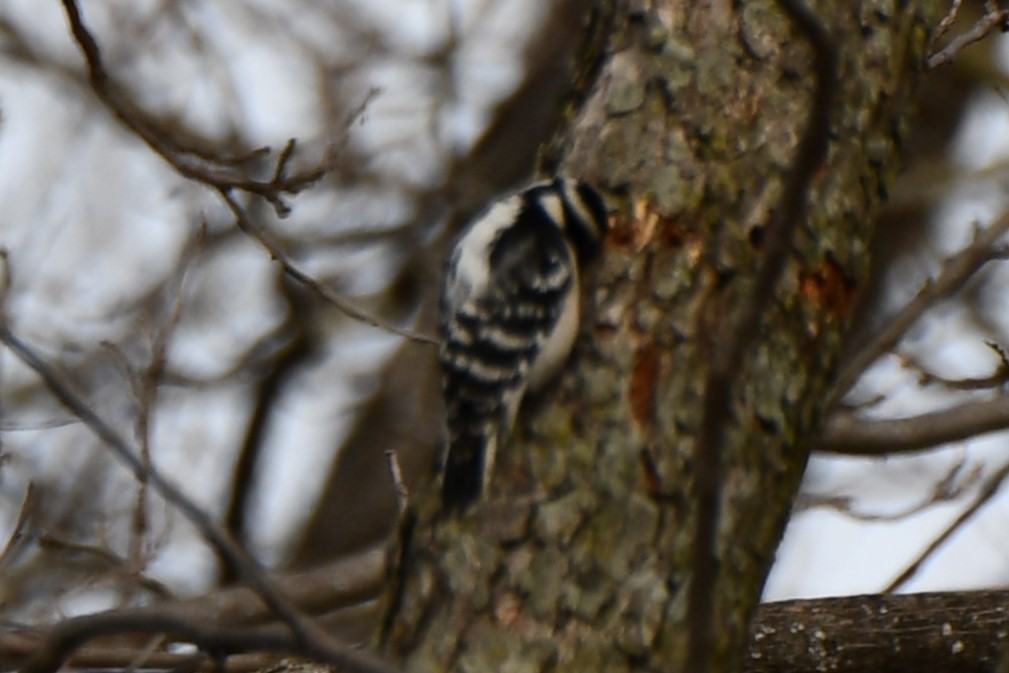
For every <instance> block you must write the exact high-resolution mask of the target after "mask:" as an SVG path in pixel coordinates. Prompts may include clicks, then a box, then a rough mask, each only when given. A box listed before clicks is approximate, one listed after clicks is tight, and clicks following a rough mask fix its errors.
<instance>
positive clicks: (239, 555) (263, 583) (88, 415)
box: [0, 323, 396, 673]
mask: <svg viewBox="0 0 1009 673" xmlns="http://www.w3.org/2000/svg"><path fill="white" fill-rule="evenodd" d="M0 341H2V342H3V343H4V344H5V345H6V346H7V347H8V348H10V349H11V351H12V352H13V353H14V354H15V355H16V356H17V357H18V359H20V360H21V361H22V362H23V363H24V364H26V365H27V366H28V367H29V368H31V369H33V370H34V371H35V372H36V373H37V374H38V375H39V376H40V377H41V378H42V380H43V382H44V383H45V384H46V387H47V388H49V390H50V391H51V392H52V393H53V395H55V396H56V398H57V399H58V400H59V401H60V402H61V403H63V404H64V406H66V407H67V408H68V409H70V411H72V412H73V413H74V414H75V415H76V416H78V417H79V418H80V419H81V420H82V421H83V422H84V424H85V425H86V426H87V427H88V429H90V430H91V431H92V432H93V433H94V434H95V435H96V436H97V437H98V438H99V439H101V440H102V441H103V442H104V444H105V445H106V446H107V448H108V449H109V450H110V451H111V452H112V453H113V455H114V456H115V457H116V458H117V459H118V460H119V461H120V462H121V463H123V464H124V465H125V466H126V467H127V468H128V469H129V470H130V472H132V473H133V475H134V477H136V478H137V479H139V480H146V481H148V482H149V483H150V485H151V486H152V487H153V488H154V489H155V490H156V491H157V492H158V493H159V494H161V496H162V497H164V498H165V500H167V501H168V502H169V503H171V504H172V506H174V507H175V508H177V509H178V510H179V511H180V512H182V514H183V516H185V517H186V518H187V519H188V520H189V521H190V523H192V524H193V525H194V526H195V527H196V528H197V530H199V531H200V533H201V534H202V535H203V536H204V538H206V540H207V541H208V542H209V543H210V544H211V545H213V546H214V548H215V549H216V550H217V551H218V553H219V554H220V555H221V557H222V558H224V559H226V560H227V561H228V563H229V564H231V566H232V568H233V569H234V570H235V572H236V574H237V576H238V577H240V578H241V579H242V580H243V581H244V582H245V583H246V584H248V585H249V586H251V587H252V588H254V589H255V590H256V592H257V593H258V594H259V596H260V597H261V598H262V600H263V602H264V603H265V604H266V605H267V606H268V607H269V609H270V610H271V611H272V612H273V613H274V614H276V615H277V616H278V617H279V618H280V619H281V620H282V621H283V622H284V623H285V624H286V625H287V627H288V628H290V629H291V632H292V634H293V635H294V638H295V640H296V641H297V642H298V643H300V645H301V647H302V648H303V649H302V652H303V653H305V654H309V655H311V656H315V657H317V658H319V659H322V660H324V661H328V662H330V663H333V664H336V665H339V666H344V667H346V668H347V669H348V670H353V671H360V672H362V673H393V672H394V671H395V670H396V669H394V668H392V667H390V666H388V665H386V664H384V663H382V662H380V661H379V660H377V659H375V658H374V657H372V656H371V655H368V654H365V653H363V652H358V651H355V650H352V649H350V648H348V647H346V646H343V645H340V644H337V643H335V642H334V641H333V639H332V638H330V637H329V636H328V635H327V634H326V633H325V632H323V631H322V630H321V629H319V628H318V627H317V626H316V625H314V624H312V623H311V622H309V621H307V620H305V619H304V618H303V617H302V616H301V615H300V614H299V612H298V611H297V609H296V608H295V607H294V606H293V605H292V604H291V603H290V602H289V601H288V600H287V599H286V598H284V597H283V596H282V595H281V593H280V592H279V591H278V589H277V588H276V586H275V585H274V584H273V583H272V582H271V581H270V580H269V578H268V577H267V575H266V571H265V570H264V569H263V568H262V567H261V566H260V565H259V562H258V561H256V560H255V559H254V558H253V557H252V556H251V555H250V554H249V553H248V552H247V551H245V549H243V548H242V547H241V545H239V544H238V543H236V542H235V541H234V539H232V537H231V536H230V535H229V534H228V532H227V531H226V530H224V529H223V528H222V527H221V526H219V525H218V524H217V523H215V522H214V521H213V520H212V519H211V518H210V517H209V516H207V514H206V513H205V512H204V511H203V510H201V509H200V508H199V507H198V506H197V505H196V503H194V502H193V501H192V500H191V499H189V497H188V496H186V495H185V494H184V493H183V492H182V491H180V490H179V489H178V488H177V487H175V486H174V485H173V484H172V483H171V482H170V481H168V480H167V478H165V477H164V476H163V475H162V474H161V472H160V471H159V470H158V469H157V468H156V467H155V466H154V465H153V464H152V465H144V464H143V462H142V461H141V460H140V459H139V458H138V457H137V452H136V450H135V448H134V447H133V446H132V445H131V444H130V442H129V441H127V440H126V439H125V438H124V437H122V436H121V435H120V434H119V433H118V432H117V431H116V430H115V429H114V428H113V427H112V426H111V425H109V424H108V423H106V422H105V420H104V419H102V418H101V417H100V416H99V415H98V414H97V413H96V412H95V411H94V410H93V409H92V408H91V407H90V406H89V405H88V404H87V403H86V402H85V401H84V400H83V399H82V398H81V397H80V395H78V394H77V393H76V391H74V390H73V388H72V387H71V386H70V384H69V383H67V382H66V381H65V380H64V379H63V378H62V377H61V376H60V375H59V374H58V373H57V372H56V370H55V369H54V368H53V367H52V366H51V365H49V364H48V363H47V362H45V361H44V360H43V359H42V358H41V357H39V356H38V355H37V354H36V353H35V352H34V350H33V349H31V348H30V347H29V346H28V345H27V344H26V343H24V342H23V341H21V339H19V338H18V337H17V336H15V335H14V333H13V332H11V331H10V328H9V327H8V326H7V325H6V323H4V324H3V325H2V326H0ZM53 638H54V639H55V641H54V642H51V643H47V645H46V647H44V648H42V649H41V650H40V651H39V654H38V658H37V660H36V659H33V660H32V661H31V662H29V664H28V665H27V667H26V668H25V669H24V670H23V673H55V671H56V669H58V668H59V666H60V665H61V664H62V661H63V658H64V657H66V656H67V655H68V654H69V652H70V651H71V650H72V648H71V649H70V650H66V649H61V646H63V643H64V640H66V639H68V638H69V636H67V635H66V633H65V632H63V631H59V630H57V631H56V632H54V635H53ZM61 639H62V640H61ZM70 642H71V645H73V644H75V643H76V642H77V641H76V640H72V639H71V640H70ZM57 653H58V656H57Z"/></svg>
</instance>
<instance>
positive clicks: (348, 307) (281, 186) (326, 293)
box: [61, 0, 438, 345]
mask: <svg viewBox="0 0 1009 673" xmlns="http://www.w3.org/2000/svg"><path fill="white" fill-rule="evenodd" d="M61 2H62V4H63V8H64V10H65V13H66V15H67V20H68V21H69V23H70V31H71V33H72V34H73V37H74V40H75V41H76V42H77V45H78V46H79V47H80V50H81V53H82V54H83V55H84V60H85V63H86V64H87V68H88V81H89V82H90V83H91V88H92V89H93V90H94V92H95V94H96V95H97V96H98V99H99V100H100V101H101V102H102V103H103V104H104V105H105V106H106V107H107V108H108V109H109V110H110V111H111V112H112V113H113V114H114V115H115V116H116V118H118V119H119V120H120V121H121V122H122V123H123V124H124V125H125V126H126V127H127V128H128V129H130V130H131V131H132V132H133V133H135V134H136V135H137V136H138V137H139V138H140V139H141V140H143V141H144V142H145V143H146V144H147V146H148V147H150V148H151V149H152V150H153V151H154V152H155V154H157V155H158V156H160V157H161V158H162V159H163V160H164V161H166V162H167V163H168V164H169V165H170V166H171V167H172V168H174V169H175V170H176V171H177V172H178V173H179V174H180V175H182V176H183V177H184V178H187V179H189V180H193V181H194V182H198V183H200V184H203V185H206V186H208V187H210V188H212V189H214V190H215V191H217V192H218V193H219V194H221V195H222V196H223V197H225V200H226V201H227V202H228V205H229V207H231V209H232V211H234V209H235V208H234V206H235V203H236V202H235V201H234V199H233V198H232V197H231V195H230V192H231V191H232V190H236V189H237V190H241V191H243V192H247V193H249V194H254V195H256V196H259V197H260V198H263V199H265V200H266V201H268V202H269V203H270V204H271V205H272V206H273V207H274V209H275V210H276V212H277V214H278V215H279V216H281V217H283V216H285V215H287V214H288V213H289V212H290V207H289V206H288V205H287V203H285V201H284V199H283V195H285V194H290V195H293V194H297V193H298V192H300V191H302V190H303V189H305V188H306V187H308V186H310V185H312V184H313V183H315V182H317V181H319V180H320V179H321V178H322V177H323V176H324V175H325V174H326V173H327V172H329V170H330V168H331V164H332V163H333V161H334V159H333V158H332V157H328V158H327V159H326V160H325V161H323V162H322V163H321V164H320V165H318V166H315V167H311V168H309V169H307V170H304V171H302V172H300V173H294V174H289V173H288V171H287V167H288V164H289V162H290V159H291V157H292V155H293V153H294V148H295V142H294V140H290V141H289V142H288V143H287V145H286V146H285V147H284V149H283V150H282V151H281V152H280V154H279V156H278V159H277V162H276V165H275V166H274V170H273V175H272V176H271V178H270V179H269V180H256V179H254V178H250V177H248V176H247V175H245V174H244V173H241V172H238V171H236V170H235V169H234V168H233V166H231V165H230V163H234V162H228V161H225V160H221V159H217V158H213V157H210V156H209V155H208V153H206V152H201V151H199V150H198V148H195V147H193V146H191V145H186V144H183V143H182V142H180V141H179V140H178V139H176V138H173V137H172V136H171V135H170V134H168V133H167V132H165V130H164V129H162V128H160V127H159V126H158V125H157V123H156V122H155V121H153V120H152V119H150V117H149V116H148V115H147V114H146V113H144V112H143V111H142V110H140V109H139V108H138V107H137V106H136V105H135V104H133V103H132V101H130V100H129V99H128V98H127V97H124V96H123V95H122V94H120V92H119V90H118V88H117V87H116V86H115V83H114V82H113V81H112V79H111V77H110V76H109V74H108V71H107V70H106V69H105V66H104V64H103V63H102V55H101V50H100V49H99V47H98V43H97V42H96V41H95V38H94V36H93V35H92V34H91V32H90V31H89V30H88V28H87V26H85V25H84V21H83V19H82V17H81V13H80V9H79V8H78V6H77V2H76V0H61ZM375 94H376V91H375V90H372V91H370V92H369V93H368V95H367V96H366V97H365V100H364V101H363V102H362V103H361V105H359V106H358V107H357V108H355V110H353V111H352V113H351V120H353V119H354V118H356V117H357V116H359V115H360V114H361V113H362V112H363V111H364V109H365V107H366V106H367V105H368V103H369V102H370V101H371V100H372V99H373V98H374V96H375ZM351 120H348V123H347V124H346V126H347V128H349V127H350V123H349V122H350V121H351ZM263 153H264V152H262V151H256V152H254V153H253V154H254V155H258V154H263ZM247 158H248V157H243V160H244V159H247ZM246 222H247V220H246ZM242 230H243V231H244V232H245V233H246V234H249V235H252V236H253V238H254V239H255V240H256V241H257V242H259V244H260V245H262V246H263V247H265V248H266V249H267V250H268V251H269V252H270V254H271V255H273V257H274V259H276V260H277V261H278V262H280V263H281V265H283V267H284V271H285V272H286V273H287V274H288V275H290V276H291V277H292V278H294V279H295V280H297V281H298V282H301V283H304V284H306V285H308V286H309V287H310V288H312V290H314V291H315V292H317V293H318V294H319V295H320V296H322V297H323V298H324V299H325V300H326V301H328V302H330V303H332V304H333V305H334V306H336V307H337V308H339V309H340V310H341V311H343V312H344V313H346V314H347V315H348V316H350V317H351V318H353V319H354V320H358V321H360V322H363V323H365V324H367V325H371V326H372V327H376V328H378V329H382V330H385V331H387V332H390V333H392V334H396V335H398V336H402V337H405V338H407V339H412V340H414V341H418V342H421V343H427V344H435V345H437V344H438V340H437V339H435V338H433V337H430V336H428V335H423V334H420V333H418V332H414V331H411V330H408V329H402V328H398V327H395V326H393V325H391V324H390V323H388V322H386V321H384V320H381V319H379V318H377V317H375V316H372V315H370V314H369V313H368V312H367V311H365V310H364V309H362V308H360V307H358V306H356V305H355V304H354V303H353V302H351V301H349V300H348V299H346V298H345V297H342V296H340V295H339V294H337V293H336V292H335V291H333V290H332V289H330V288H328V287H326V286H325V285H323V284H322V283H320V282H319V281H317V280H315V279H314V278H312V277H311V276H310V275H308V274H307V273H305V272H303V271H301V270H300V269H299V268H298V267H296V266H295V265H294V264H293V263H292V262H291V261H290V259H289V258H288V257H287V256H286V255H284V254H283V253H282V252H281V251H282V247H281V246H279V244H278V243H277V242H276V241H270V242H269V243H267V235H266V233H265V232H264V231H261V230H258V229H254V228H251V227H250V228H248V229H244V228H243V229H242ZM254 232H255V233H254Z"/></svg>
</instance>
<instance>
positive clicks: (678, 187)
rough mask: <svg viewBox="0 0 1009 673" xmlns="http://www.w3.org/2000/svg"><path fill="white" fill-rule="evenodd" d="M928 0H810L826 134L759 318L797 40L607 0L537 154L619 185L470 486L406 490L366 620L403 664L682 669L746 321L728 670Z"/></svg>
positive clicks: (718, 5) (731, 465)
mask: <svg viewBox="0 0 1009 673" xmlns="http://www.w3.org/2000/svg"><path fill="white" fill-rule="evenodd" d="M599 5H600V7H601V8H602V7H603V6H604V5H606V3H599ZM942 5H943V3H940V2H926V1H924V0H922V1H921V2H904V3H897V2H882V1H876V2H871V1H866V2H851V3H815V4H813V5H812V6H811V9H812V10H813V11H814V12H815V13H816V15H817V16H818V18H819V20H820V21H821V22H822V23H823V24H824V26H826V27H827V28H828V30H829V31H830V33H831V34H832V35H833V37H834V40H835V41H836V43H837V46H838V48H839V53H840V71H839V73H838V74H839V89H838V91H836V96H835V99H834V100H835V109H834V110H833V111H832V113H831V119H830V125H831V143H830V150H829V159H828V161H827V162H826V163H825V164H824V165H822V166H820V167H819V168H818V169H817V171H816V175H815V178H814V181H813V187H812V189H811V193H809V194H808V203H809V205H808V211H807V213H808V215H807V217H806V218H805V219H804V220H803V222H802V223H801V225H800V227H799V228H798V230H797V231H796V234H795V236H794V237H793V239H792V240H791V242H790V255H789V257H788V260H787V264H786V267H785V271H784V274H783V275H782V276H781V279H780V281H779V282H778V283H777V286H776V291H775V294H774V299H773V301H772V302H770V304H769V305H768V306H767V310H766V311H764V314H763V316H762V323H761V327H760V329H759V330H757V331H755V332H754V333H753V334H746V335H733V334H731V333H728V332H727V331H728V330H729V326H730V325H732V324H733V321H732V316H734V315H736V313H737V312H738V310H739V307H740V305H741V304H743V303H744V302H746V301H747V300H748V299H749V298H750V296H751V294H750V293H751V289H752V286H753V284H754V279H755V277H756V275H757V273H758V270H759V269H760V267H761V263H762V260H763V252H764V242H765V241H764V233H765V230H766V228H767V226H768V224H769V223H770V221H771V219H772V218H773V216H774V214H775V211H776V209H777V207H778V206H779V199H780V196H781V194H782V191H783V188H784V185H785V184H786V180H787V179H788V175H789V171H790V169H791V168H792V166H793V162H794V155H795V151H796V146H797V143H798V142H799V138H800V137H801V136H802V133H803V129H804V128H805V126H806V124H807V122H808V114H809V108H810V100H811V91H812V89H813V79H812V75H811V69H810V65H809V64H810V62H811V51H810V48H809V45H808V44H806V42H805V41H804V39H803V37H802V36H800V35H799V34H798V33H797V32H796V31H795V30H794V29H793V27H792V25H791V24H790V22H789V20H788V19H787V18H786V16H785V15H784V14H782V13H781V12H780V11H779V10H778V8H777V5H776V4H775V2H773V1H772V0H767V1H764V2H761V1H751V2H746V3H736V5H735V6H734V4H733V3H730V2H728V1H727V0H726V1H725V2H715V1H712V2H696V1H692V0H661V1H660V0H656V2H653V3H640V2H631V1H630V0H627V1H626V2H620V3H617V5H616V7H615V14H614V16H615V17H616V18H615V19H614V20H613V24H612V25H610V26H608V28H607V30H608V33H607V34H608V36H609V37H608V41H607V43H606V44H605V45H604V47H603V48H604V49H605V58H604V59H603V60H602V63H603V66H602V69H601V72H599V76H598V77H597V78H595V79H594V80H593V82H592V83H591V88H590V89H588V90H587V91H586V92H585V93H586V95H585V96H584V100H585V103H584V105H583V106H582V107H581V108H580V110H579V112H578V114H577V116H575V117H574V118H572V120H571V123H570V125H569V130H570V133H569V135H567V136H566V137H565V138H564V139H563V140H562V141H561V142H559V143H557V144H555V145H554V147H559V148H562V149H561V150H560V151H559V153H558V154H557V155H556V156H551V157H550V159H551V160H555V161H556V163H557V164H559V165H560V166H562V167H563V172H565V173H568V174H572V175H576V176H579V177H587V178H588V179H590V180H591V181H592V182H594V183H595V184H597V185H599V186H600V187H601V188H603V189H604V190H606V191H607V193H608V194H609V195H610V197H611V200H612V203H613V204H614V205H616V206H619V210H618V213H617V216H616V218H615V222H614V225H615V226H614V231H613V233H612V235H611V236H610V238H609V240H608V242H607V246H606V250H605V253H604V256H603V259H602V261H601V262H600V263H599V264H598V266H597V267H596V268H595V269H594V270H591V271H590V272H589V273H588V274H586V282H585V285H586V289H585V291H584V297H583V299H584V308H585V313H584V319H583V328H582V334H581V338H580V341H579V344H578V346H577V347H576V352H575V355H574V357H573V359H572V363H571V366H569V367H568V368H567V371H566V373H565V374H564V375H563V377H562V378H561V380H560V382H559V383H558V384H557V385H556V386H554V387H553V388H552V389H551V390H550V391H549V392H547V393H545V394H543V395H541V396H540V399H539V400H536V401H534V403H533V404H531V405H530V404H527V405H526V410H525V413H524V415H523V417H522V420H521V421H520V423H519V428H518V430H517V433H516V434H517V436H516V437H515V439H514V441H513V442H512V444H511V446H510V447H509V448H508V450H506V451H503V452H502V453H503V455H501V456H500V457H499V465H498V467H497V470H496V474H495V476H494V480H493V483H492V486H491V492H490V494H489V495H488V497H487V498H486V499H485V500H484V501H483V502H482V503H480V504H479V505H478V506H476V507H474V508H472V509H471V510H470V511H468V512H467V513H466V514H465V515H463V516H452V515H445V514H443V513H442V512H441V511H440V509H439V505H438V502H437V499H436V498H435V497H434V494H435V491H436V489H434V488H431V489H429V490H428V491H427V492H425V493H421V494H416V497H415V498H414V501H413V510H412V516H411V520H410V524H409V525H408V526H406V527H404V534H403V537H402V540H401V542H402V544H403V546H402V549H401V552H400V556H399V558H398V560H399V569H398V571H397V574H396V577H395V580H396V581H393V582H390V585H389V588H388V590H387V595H386V597H385V599H386V619H385V623H384V628H383V634H382V637H381V640H382V641H383V643H384V645H385V647H386V649H387V651H388V652H389V653H390V654H391V655H392V656H394V657H395V658H397V659H398V660H399V661H401V662H403V663H404V666H405V667H406V668H408V669H409V670H413V671H436V670H461V671H473V672H476V671H508V670H521V671H525V670H536V671H539V670H558V671H584V670H607V671H632V670H657V671H670V670H677V669H680V668H682V666H683V664H684V661H685V659H686V652H687V647H688V641H687V634H688V632H689V628H688V625H689V620H688V613H687V595H688V588H689V585H690V582H691V580H692V578H693V577H695V576H696V573H697V570H698V569H697V568H696V567H693V565H692V563H691V560H692V558H693V553H694V544H695V540H694V531H695V527H696V520H695V519H696V506H695V503H694V501H693V500H692V497H691V480H692V477H693V475H694V473H695V468H696V459H695V454H694V448H695V439H696V437H697V433H698V431H699V427H700V424H701V422H702V413H703V411H702V404H701V402H702V399H703V397H704V393H705V389H704V382H705V381H706V380H707V377H708V374H709V368H710V367H711V365H712V362H713V361H714V360H715V359H716V358H717V357H718V356H719V349H720V348H723V347H725V344H726V343H727V342H729V341H731V340H733V339H737V338H745V339H746V340H747V350H746V352H747V355H746V358H745V361H744V364H743V366H742V367H741V368H740V370H739V372H738V376H737V378H736V379H735V381H734V387H733V390H732V404H731V409H730V410H727V413H726V415H725V419H724V422H725V427H724V430H725V434H724V441H723V442H722V443H721V461H722V464H723V466H724V467H723V469H722V474H721V479H720V512H721V515H720V518H719V519H718V521H717V543H716V548H715V554H716V556H717V563H715V564H714V565H713V567H712V568H710V569H708V570H710V571H711V572H712V573H713V576H714V580H713V581H714V585H713V587H712V593H713V595H712V605H711V607H712V609H713V619H714V626H713V632H712V633H713V638H712V641H711V646H710V650H709V655H708V660H709V663H710V666H711V667H713V670H724V671H735V670H739V669H740V667H741V665H742V662H743V659H744V653H745V651H746V648H747V645H748V643H749V642H750V633H749V624H750V619H751V618H752V616H753V614H754V611H755V609H756V605H757V601H758V598H759V595H760V591H761V587H762V585H763V582H764V578H765V576H766V573H767V571H768V568H769V566H770V563H771V561H772V559H773V556H774V550H775V548H776V546H777V544H778V541H779V539H780V537H781V533H782V531H783V528H784V525H785V522H786V521H787V518H788V514H789V509H790V505H791V501H792V497H793V495H794V493H795V491H796V489H797V487H798V484H799V480H800V478H801V475H802V471H803V468H804V466H805V462H806V457H807V454H808V451H809V445H810V439H811V438H812V437H814V436H815V431H816V426H817V422H818V416H819V411H820V406H821V403H822V401H823V398H824V393H825V390H826V388H827V385H828V383H829V382H830V379H831V376H832V374H833V372H834V368H835V364H836V361H837V357H838V354H839V352H840V348H841V344H842V340H843V337H844V334H845V329H846V326H847V323H848V319H849V316H850V313H851V308H852V305H853V303H854V301H855V300H856V297H857V295H858V291H859V287H860V285H861V284H862V283H863V282H864V278H865V273H866V268H867V261H868V260H867V246H868V239H869V235H870V232H871V223H872V213H873V212H874V210H875V209H876V207H877V206H878V205H879V203H880V202H881V200H882V199H883V198H884V196H885V194H886V190H887V188H888V186H889V185H890V184H891V182H892V180H893V177H894V175H895V174H896V172H897V168H898V162H899V157H898V150H899V144H900V139H901V136H902V132H903V127H904V123H903V120H904V118H905V116H906V114H907V110H908V106H909V103H910V100H911V94H912V91H913V88H914V84H915V82H916V79H917V77H918V75H919V73H920V70H921V68H920V64H921V62H922V59H923V51H924V44H925V38H926V36H927V33H928V29H929V27H930V26H933V25H934V24H935V22H936V21H937V20H938V18H939V15H940V13H941V10H942V9H943V7H942ZM606 6H608V5H606ZM603 15H605V11H601V12H599V13H598V14H597V15H596V21H601V20H602V19H600V18H598V17H601V16H603ZM593 31H595V32H596V33H598V31H599V24H598V23H596V24H594V25H593V26H591V27H590V33H591V32H593ZM598 56H599V54H596V55H595V57H598ZM586 62H587V63H588V62H597V61H596V59H595V58H594V57H593V55H587V56H586Z"/></svg>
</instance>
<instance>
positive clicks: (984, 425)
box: [815, 395, 1009, 456]
mask: <svg viewBox="0 0 1009 673" xmlns="http://www.w3.org/2000/svg"><path fill="white" fill-rule="evenodd" d="M1007 428H1009V400H1007V399H1006V396H1004V395H998V396H997V397H994V398H992V399H989V400H982V401H972V402H966V403H964V404H960V405H957V406H955V407H950V408H949V409H943V410H941V411H933V412H929V413H927V414H920V415H918V416H911V417H908V418H897V419H890V420H880V421H874V420H871V419H866V418H864V417H859V416H857V415H855V414H854V413H851V412H834V413H833V414H831V416H830V418H829V419H828V420H827V422H826V424H825V427H824V429H823V432H822V434H821V435H820V437H819V439H818V440H817V443H816V447H815V448H816V450H817V451H823V452H827V453H840V454H845V455H850V456H883V455H894V454H899V453H916V452H919V451H925V450H928V449H933V448H936V447H939V446H941V445H943V444H948V443H949V442H957V441H962V440H965V439H970V438H972V437H977V436H979V435H983V434H986V433H989V432H998V431H999V430H1005V429H1007Z"/></svg>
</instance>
